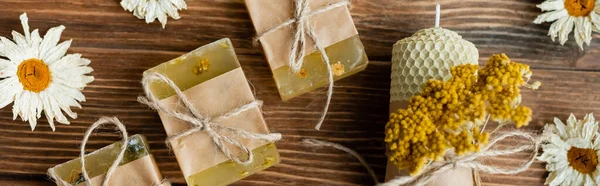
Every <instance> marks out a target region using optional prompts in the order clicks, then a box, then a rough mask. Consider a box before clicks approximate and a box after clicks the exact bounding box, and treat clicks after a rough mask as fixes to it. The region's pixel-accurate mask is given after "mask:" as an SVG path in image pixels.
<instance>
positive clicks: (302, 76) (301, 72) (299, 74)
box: [296, 67, 308, 79]
mask: <svg viewBox="0 0 600 186" xmlns="http://www.w3.org/2000/svg"><path fill="white" fill-rule="evenodd" d="M296 76H297V77H298V78H300V79H306V78H307V77H308V71H307V70H306V68H304V67H302V68H301V69H300V70H299V71H298V72H296Z"/></svg>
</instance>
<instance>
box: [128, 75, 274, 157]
mask: <svg viewBox="0 0 600 186" xmlns="http://www.w3.org/2000/svg"><path fill="white" fill-rule="evenodd" d="M154 81H163V82H165V83H166V84H167V85H169V87H171V88H172V89H173V90H175V93H176V95H177V96H178V97H179V101H180V102H181V103H183V106H184V109H185V112H179V111H175V110H172V109H169V108H166V107H164V106H162V105H161V104H159V100H158V98H156V96H154V93H152V91H151V90H150V83H151V82H154ZM142 86H143V88H144V92H145V93H146V97H143V96H139V97H138V102H140V103H142V104H144V105H147V106H148V107H150V108H152V109H154V110H156V111H158V112H162V113H165V114H167V115H168V116H170V117H174V118H177V119H179V120H181V121H184V122H186V123H187V124H189V125H190V127H191V128H190V129H188V130H185V131H182V132H179V133H176V134H174V135H171V136H169V137H168V138H167V139H166V141H165V143H166V144H167V146H169V147H170V145H169V144H170V141H172V140H181V139H182V138H185V137H187V136H189V135H192V134H194V133H197V132H206V133H207V134H208V136H210V138H211V139H212V142H213V143H214V144H215V145H216V146H217V147H218V148H219V150H220V151H221V152H223V154H224V155H225V156H226V157H227V158H229V159H231V160H233V161H235V162H237V163H239V164H244V165H247V164H250V163H252V162H253V161H254V155H253V153H252V150H251V149H248V147H246V146H245V145H244V144H242V143H241V142H240V140H239V139H240V138H242V139H250V140H263V141H267V142H275V141H278V140H280V139H281V134H280V133H269V134H259V133H252V132H248V131H245V130H242V129H239V128H234V127H228V126H223V125H221V124H220V122H222V121H223V120H225V119H227V118H230V117H234V116H237V115H240V114H241V113H244V112H246V111H248V110H250V109H252V108H259V107H260V106H262V101H258V100H254V101H252V102H250V103H248V104H245V105H242V106H240V107H238V108H236V109H233V110H231V111H229V112H228V113H226V114H223V115H221V116H218V117H216V118H211V117H210V116H207V115H202V114H200V112H198V110H197V109H196V108H195V107H194V105H193V104H192V102H191V101H190V100H189V99H188V98H187V96H186V95H185V94H184V93H183V92H182V91H181V89H179V87H177V85H176V84H175V83H174V82H173V81H172V80H171V79H169V78H167V77H166V76H164V75H162V74H160V73H156V72H153V73H150V74H148V75H145V76H144V77H143V79H142ZM225 133H231V134H232V135H233V136H232V137H230V136H227V135H226V134H225ZM230 147H234V148H238V149H240V150H242V151H243V153H245V154H246V155H247V156H248V157H247V159H246V160H242V159H241V158H240V157H239V156H235V155H234V153H232V152H231V149H230Z"/></svg>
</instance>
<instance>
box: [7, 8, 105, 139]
mask: <svg viewBox="0 0 600 186" xmlns="http://www.w3.org/2000/svg"><path fill="white" fill-rule="evenodd" d="M20 19H21V24H22V25H23V30H24V35H22V34H20V33H18V32H16V31H13V32H12V35H13V41H11V40H9V39H7V38H5V37H0V108H4V107H6V106H7V105H8V104H10V103H13V119H16V118H17V116H20V117H21V119H22V120H23V121H28V122H29V125H30V126H31V130H34V129H35V126H36V124H37V119H39V118H40V117H41V114H42V112H44V114H45V116H46V118H47V119H48V123H49V124H50V127H51V128H52V130H55V127H54V120H56V121H58V122H59V123H63V124H69V121H68V120H67V117H65V115H64V114H63V113H62V112H65V113H66V114H67V115H68V116H69V117H71V118H77V114H76V113H74V112H73V111H71V109H70V107H78V108H81V105H80V104H79V102H82V101H85V96H84V95H83V94H82V93H81V90H83V88H84V87H85V86H86V85H87V84H88V83H90V82H92V81H93V80H94V77H92V76H86V75H85V74H88V73H90V72H92V68H90V67H88V66H87V65H88V64H90V60H88V59H85V58H82V57H81V54H68V55H65V54H66V53H67V49H69V47H70V46H71V40H67V41H64V42H62V43H60V44H59V43H58V41H59V40H60V35H61V33H62V31H63V30H64V29H65V27H64V26H62V25H61V26H58V27H54V28H50V30H48V32H47V33H46V35H44V37H43V38H42V37H40V34H39V31H38V29H35V30H33V32H29V24H28V19H27V14H22V15H21V17H20Z"/></svg>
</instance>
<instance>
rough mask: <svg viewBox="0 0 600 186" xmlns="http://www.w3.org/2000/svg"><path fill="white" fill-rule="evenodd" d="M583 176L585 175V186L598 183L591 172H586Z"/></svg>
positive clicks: (593, 185) (592, 185)
mask: <svg viewBox="0 0 600 186" xmlns="http://www.w3.org/2000/svg"><path fill="white" fill-rule="evenodd" d="M583 177H584V179H583V186H595V185H596V184H595V183H594V179H593V178H592V177H591V176H590V175H589V174H585V175H583Z"/></svg>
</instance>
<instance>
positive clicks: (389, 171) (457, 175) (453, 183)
mask: <svg viewBox="0 0 600 186" xmlns="http://www.w3.org/2000/svg"><path fill="white" fill-rule="evenodd" d="M407 107H408V102H407V101H392V102H391V103H390V113H393V112H396V111H398V109H403V108H407ZM434 164H436V163H434ZM409 175H410V174H409V173H408V172H407V171H406V170H401V169H398V167H396V165H394V164H393V163H392V162H390V161H389V160H388V163H387V167H386V172H385V181H389V180H391V179H393V178H395V177H398V176H409ZM476 179H478V177H476V176H475V175H474V174H473V169H471V168H464V167H457V168H455V169H454V170H451V171H448V172H444V173H441V174H439V175H437V177H436V178H435V179H433V180H432V181H431V182H429V183H428V184H427V185H426V186H468V185H475V180H476Z"/></svg>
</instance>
